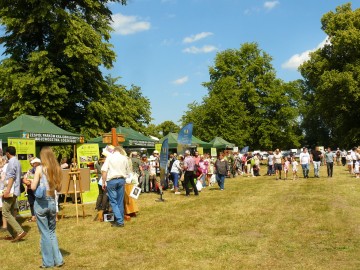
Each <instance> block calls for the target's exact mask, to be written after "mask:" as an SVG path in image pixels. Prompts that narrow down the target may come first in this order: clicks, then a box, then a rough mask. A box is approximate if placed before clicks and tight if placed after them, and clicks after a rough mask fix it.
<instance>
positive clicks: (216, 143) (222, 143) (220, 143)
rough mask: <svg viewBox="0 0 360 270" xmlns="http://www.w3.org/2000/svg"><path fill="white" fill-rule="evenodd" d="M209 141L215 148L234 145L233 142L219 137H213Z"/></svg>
mask: <svg viewBox="0 0 360 270" xmlns="http://www.w3.org/2000/svg"><path fill="white" fill-rule="evenodd" d="M209 143H211V145H212V146H213V147H215V148H233V147H234V146H235V144H233V143H230V142H228V141H226V140H224V139H223V138H221V137H215V138H214V139H212V140H211V141H210V142H209Z"/></svg>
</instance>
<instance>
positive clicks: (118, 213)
mask: <svg viewBox="0 0 360 270" xmlns="http://www.w3.org/2000/svg"><path fill="white" fill-rule="evenodd" d="M121 151H122V148H121V147H120V146H116V147H115V149H114V153H113V154H111V155H109V156H108V157H107V158H106V160H105V162H104V165H103V166H102V167H101V172H102V179H103V189H104V190H105V189H107V193H108V197H109V201H110V204H111V208H112V210H113V213H114V216H115V221H116V222H115V223H114V224H112V225H111V226H112V227H124V193H125V178H126V176H127V175H128V174H129V173H130V167H129V162H128V159H127V157H126V156H124V155H122V154H120V153H121ZM105 179H106V181H104V180H105Z"/></svg>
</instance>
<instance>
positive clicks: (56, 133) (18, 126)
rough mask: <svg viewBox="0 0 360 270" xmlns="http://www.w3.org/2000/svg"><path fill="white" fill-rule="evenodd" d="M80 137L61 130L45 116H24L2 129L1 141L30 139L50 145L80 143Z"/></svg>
mask: <svg viewBox="0 0 360 270" xmlns="http://www.w3.org/2000/svg"><path fill="white" fill-rule="evenodd" d="M80 137H81V136H80V135H79V134H75V133H71V132H69V131H66V130H64V129H62V128H59V127H58V126H56V125H55V124H53V123H52V122H50V121H49V120H47V119H46V118H45V117H44V116H32V115H26V114H22V115H20V116H19V117H18V118H16V119H15V120H13V121H12V122H10V123H8V124H7V125H5V126H2V127H1V128H0V139H1V140H2V141H3V142H4V143H7V138H30V139H35V140H36V141H37V142H45V143H50V144H69V143H79V142H80Z"/></svg>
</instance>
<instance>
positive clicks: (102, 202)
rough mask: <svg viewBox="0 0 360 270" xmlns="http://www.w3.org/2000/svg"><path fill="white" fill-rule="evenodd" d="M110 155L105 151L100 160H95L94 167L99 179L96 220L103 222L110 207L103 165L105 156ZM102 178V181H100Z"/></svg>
mask: <svg viewBox="0 0 360 270" xmlns="http://www.w3.org/2000/svg"><path fill="white" fill-rule="evenodd" d="M107 155H108V153H107V152H105V154H104V152H103V154H102V155H101V158H100V160H97V161H95V163H94V169H95V171H96V175H97V180H98V190H99V193H98V196H97V198H96V206H95V208H96V210H97V211H98V213H97V216H96V218H95V219H96V220H98V221H100V222H102V221H104V212H106V211H107V210H108V209H109V198H108V195H107V192H106V189H105V190H103V188H102V181H103V180H102V178H101V174H102V172H101V167H102V165H103V164H104V162H105V158H106V156H107ZM100 179H101V181H100Z"/></svg>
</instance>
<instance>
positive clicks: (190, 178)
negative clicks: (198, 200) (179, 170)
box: [184, 150, 199, 196]
mask: <svg viewBox="0 0 360 270" xmlns="http://www.w3.org/2000/svg"><path fill="white" fill-rule="evenodd" d="M184 170H185V174H184V185H185V190H186V196H190V190H189V183H190V184H191V186H192V187H193V190H194V193H195V196H198V195H199V192H198V190H197V188H196V185H195V182H194V176H195V175H194V170H195V159H194V157H192V156H190V151H189V150H186V151H185V159H184Z"/></svg>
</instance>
